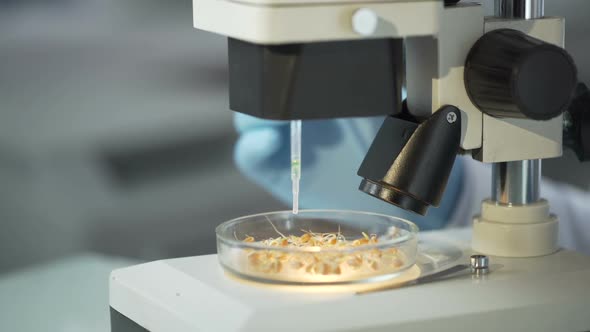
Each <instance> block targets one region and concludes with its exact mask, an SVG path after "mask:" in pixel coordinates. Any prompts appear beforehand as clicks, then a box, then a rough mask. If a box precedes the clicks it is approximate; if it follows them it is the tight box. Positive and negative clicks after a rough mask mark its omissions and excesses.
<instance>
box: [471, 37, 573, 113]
mask: <svg viewBox="0 0 590 332" xmlns="http://www.w3.org/2000/svg"><path fill="white" fill-rule="evenodd" d="M464 80H465V88H466V90H467V93H468V95H469V98H470V99H471V101H472V102H473V103H474V104H475V105H476V106H477V107H478V108H479V109H480V110H481V111H482V112H484V113H486V114H488V115H491V116H495V117H508V118H528V119H533V120H549V119H552V118H554V117H556V116H558V115H560V114H562V113H563V112H564V111H565V110H566V109H567V107H568V105H569V104H570V102H571V99H572V97H573V95H574V91H575V88H576V83H577V69H576V66H575V64H574V61H573V60H572V57H571V56H570V55H569V54H568V53H567V52H566V51H565V50H564V49H562V48H560V47H558V46H555V45H553V44H549V43H546V42H544V41H541V40H539V39H536V38H533V37H531V36H528V35H526V34H525V33H522V32H520V31H517V30H512V29H499V30H494V31H491V32H488V33H486V34H485V35H483V36H482V37H481V38H480V39H479V40H478V41H477V42H476V43H475V44H474V45H473V47H472V48H471V51H470V52H469V55H468V56H467V61H466V63H465V77H464Z"/></svg>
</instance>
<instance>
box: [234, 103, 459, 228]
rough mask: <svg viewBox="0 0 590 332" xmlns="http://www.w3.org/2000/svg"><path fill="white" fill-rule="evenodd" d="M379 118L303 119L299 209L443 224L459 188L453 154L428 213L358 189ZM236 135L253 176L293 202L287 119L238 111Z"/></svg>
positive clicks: (238, 153)
mask: <svg viewBox="0 0 590 332" xmlns="http://www.w3.org/2000/svg"><path fill="white" fill-rule="evenodd" d="M382 122H383V117H370V118H348V119H335V120H308V121H303V124H302V147H301V154H302V156H301V165H302V170H301V188H300V194H299V200H300V206H301V208H302V209H344V210H362V211H370V212H377V213H383V214H388V215H394V216H398V217H401V218H405V219H408V220H411V221H413V222H415V223H417V224H418V226H419V227H420V229H422V230H428V229H438V228H442V227H444V226H445V224H446V223H447V221H448V219H449V217H450V215H451V214H452V212H453V209H454V207H455V204H456V201H457V197H458V196H459V194H460V191H461V178H462V176H461V173H462V162H461V160H460V158H457V162H456V163H455V167H454V168H453V171H452V173H451V178H450V179H449V183H448V185H447V189H446V191H445V195H444V198H443V200H442V202H441V206H440V207H439V208H430V209H429V211H428V215H427V216H425V217H422V216H419V215H417V214H414V213H412V212H408V211H405V210H403V209H400V208H398V207H395V206H393V205H390V204H388V203H385V202H383V201H381V200H379V199H377V198H374V197H371V196H369V195H367V194H365V193H363V192H361V191H359V190H358V186H359V184H360V181H361V178H360V177H359V176H358V175H357V174H356V173H357V170H358V168H359V166H360V164H361V162H362V160H363V158H364V156H365V154H366V152H367V150H368V149H369V146H370V145H371V142H372V141H373V138H374V137H375V135H376V133H377V130H378V129H379V128H380V126H381V123H382ZM235 126H236V128H237V130H238V132H239V134H240V138H239V140H238V142H237V144H236V146H235V151H234V157H235V161H236V163H237V166H238V168H239V169H240V170H241V171H242V172H243V173H244V174H245V175H246V176H247V177H248V178H250V179H251V180H253V181H254V182H255V183H257V184H259V185H260V186H262V187H263V188H265V189H266V190H267V191H269V192H270V193H272V194H273V195H274V196H275V197H277V198H278V199H279V200H281V201H283V202H284V203H285V204H287V205H289V206H290V205H291V201H292V194H291V172H290V167H291V163H290V142H289V139H290V138H289V130H290V127H289V122H288V121H271V120H261V119H257V118H255V117H251V116H248V115H244V114H238V113H236V116H235Z"/></svg>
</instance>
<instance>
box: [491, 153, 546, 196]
mask: <svg viewBox="0 0 590 332" xmlns="http://www.w3.org/2000/svg"><path fill="white" fill-rule="evenodd" d="M540 180H541V160H539V159H534V160H521V161H510V162H505V163H495V164H494V165H493V168H492V188H493V189H492V200H493V201H495V202H497V203H500V204H506V205H524V204H531V203H534V202H537V201H538V200H539V197H540V193H539V184H540V182H541V181H540Z"/></svg>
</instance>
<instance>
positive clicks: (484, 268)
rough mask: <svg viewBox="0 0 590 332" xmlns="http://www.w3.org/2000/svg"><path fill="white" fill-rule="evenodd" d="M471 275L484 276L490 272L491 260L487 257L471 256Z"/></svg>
mask: <svg viewBox="0 0 590 332" xmlns="http://www.w3.org/2000/svg"><path fill="white" fill-rule="evenodd" d="M470 260H471V273H473V274H475V275H483V274H487V273H488V272H490V259H489V258H488V256H486V255H471V259H470Z"/></svg>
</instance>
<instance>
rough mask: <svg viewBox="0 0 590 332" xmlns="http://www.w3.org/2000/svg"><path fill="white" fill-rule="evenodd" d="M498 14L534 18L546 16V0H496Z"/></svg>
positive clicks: (509, 16) (508, 16) (506, 16)
mask: <svg viewBox="0 0 590 332" xmlns="http://www.w3.org/2000/svg"><path fill="white" fill-rule="evenodd" d="M495 9H496V16H498V17H504V18H522V19H527V20H529V19H533V18H540V17H543V16H545V0H496V4H495Z"/></svg>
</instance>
